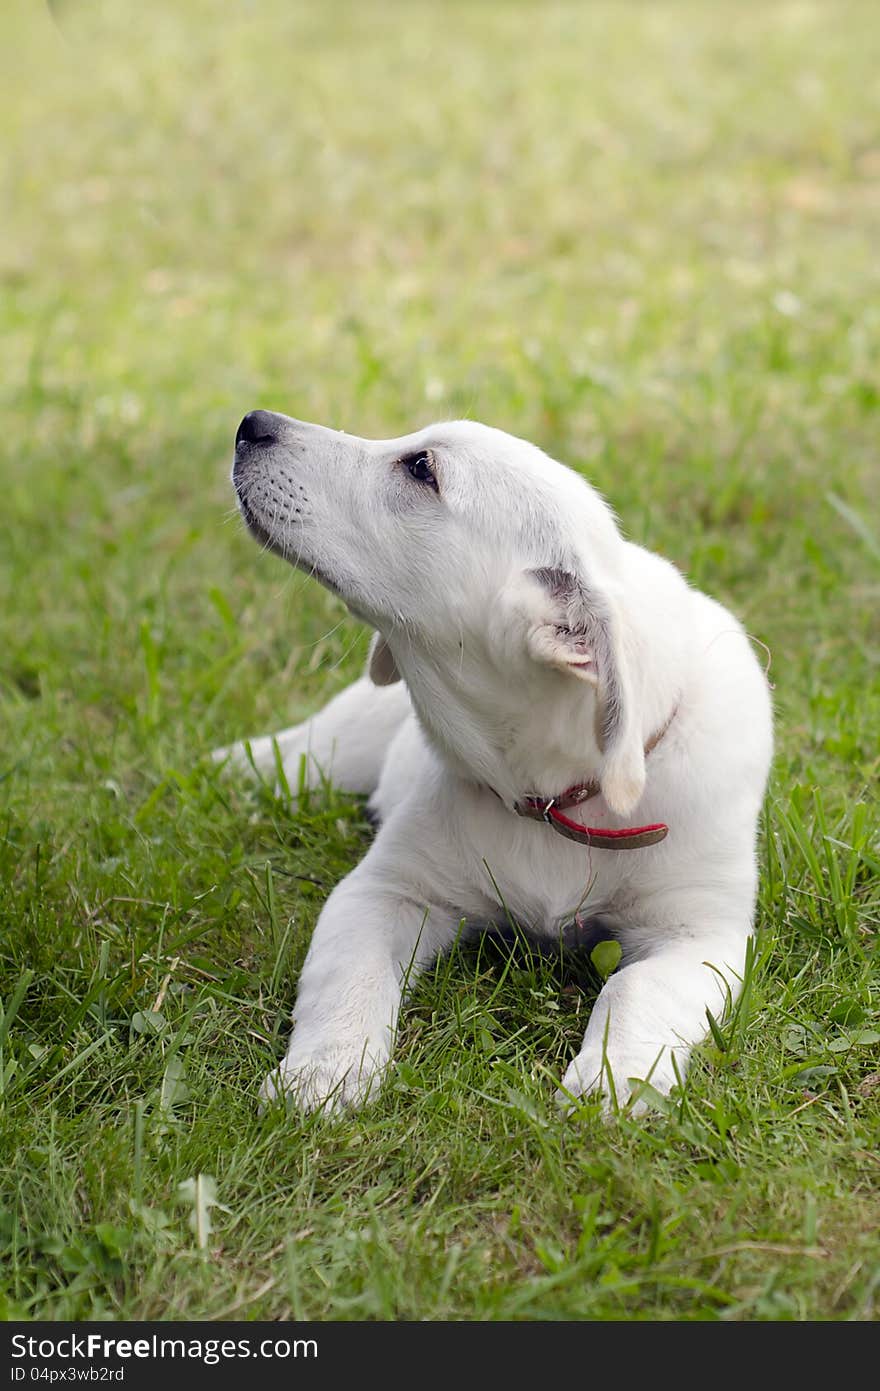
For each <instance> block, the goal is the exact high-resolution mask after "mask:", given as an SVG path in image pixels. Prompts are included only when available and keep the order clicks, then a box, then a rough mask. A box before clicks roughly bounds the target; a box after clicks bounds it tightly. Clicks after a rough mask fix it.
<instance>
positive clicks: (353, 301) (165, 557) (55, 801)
mask: <svg viewBox="0 0 880 1391" xmlns="http://www.w3.org/2000/svg"><path fill="white" fill-rule="evenodd" d="M0 27H2V34H0V38H2V43H0V71H2V82H0V128H2V129H3V131H4V133H5V134H4V158H3V166H2V171H0V198H2V207H3V215H2V218H0V325H2V334H0V395H2V409H3V442H2V449H0V456H2V457H0V470H2V473H0V477H2V495H3V511H4V518H3V529H2V541H0V705H2V715H0V720H2V725H0V727H2V730H3V739H2V747H0V876H2V878H0V998H2V1000H3V1001H4V1011H3V1015H2V1017H0V1252H2V1262H0V1312H2V1313H4V1314H5V1315H6V1316H7V1317H13V1318H50V1319H71V1318H88V1317H104V1318H132V1319H150V1318H161V1319H171V1318H178V1319H189V1318H192V1319H195V1318H218V1317H224V1316H225V1317H230V1318H241V1319H247V1318H263V1319H265V1318H300V1317H302V1318H320V1319H348V1318H357V1319H364V1318H366V1319H557V1318H563V1319H663V1320H670V1319H675V1320H684V1319H734V1320H737V1319H746V1320H754V1319H763V1320H785V1319H859V1320H861V1319H869V1318H872V1317H875V1316H876V1314H877V1311H878V1308H880V1236H878V1231H880V1145H878V1137H880V1047H878V1044H880V1025H878V1020H877V1000H878V986H877V974H876V942H877V935H876V934H877V925H878V917H880V838H878V826H880V818H878V809H877V802H876V796H875V789H876V782H877V774H878V766H880V754H878V750H880V678H878V663H880V629H878V621H877V614H878V600H880V519H878V506H877V502H878V496H880V372H878V363H880V254H878V248H880V26H878V24H877V9H876V4H875V3H874V0H864V3H859V0H838V3H833V4H832V3H821V0H797V2H796V3H777V4H767V3H757V0H756V3H749V0H745V2H744V0H718V2H716V3H713V4H708V3H697V0H681V3H676V2H674V0H658V2H657V3H654V4H647V3H635V2H634V0H633V3H629V0H617V2H616V3H612V0H605V2H604V3H594V4H580V3H548V4H538V3H531V0H507V3H500V2H499V0H483V3H480V4H473V3H443V2H442V0H438V3H434V4H430V3H428V2H427V0H415V2H414V3H409V4H405V3H403V0H382V2H381V3H379V0H360V3H351V4H349V3H343V0H326V3H323V4H321V5H305V4H293V3H289V2H288V0H262V3H245V0H238V3H230V4H226V5H222V6H218V5H216V4H209V3H208V0H186V3H180V0H178V3H176V4H175V3H172V0H157V3H152V4H150V5H138V4H136V3H134V0H116V2H115V3H113V4H110V3H109V0H107V3H103V4H102V3H97V0H89V2H88V3H87V0H54V3H53V4H52V5H51V6H50V5H48V4H45V5H41V4H40V3H38V2H37V0H31V3H26V0H13V3H12V4H11V5H10V4H7V5H5V6H4V12H3V17H2V20H0ZM258 405H262V406H266V407H269V408H272V409H279V410H284V411H286V412H288V413H289V414H292V415H296V416H299V417H301V418H303V419H307V420H317V421H320V422H323V423H326V424H330V425H333V426H335V427H338V428H344V429H349V430H351V431H353V432H355V433H357V434H361V435H378V436H385V437H387V436H392V435H397V434H400V433H403V432H405V431H407V430H409V429H412V428H415V427H417V426H419V425H422V424H426V423H428V422H429V421H430V420H432V419H442V418H449V417H450V416H461V415H468V416H472V417H474V418H477V419H483V420H486V421H488V422H489V423H491V424H495V425H499V426H501V427H503V428H505V429H507V430H509V431H512V432H513V433H516V434H520V435H524V436H526V437H528V438H529V439H532V440H534V441H535V442H536V443H538V444H540V445H541V446H542V447H544V448H545V449H547V450H548V451H549V452H551V453H553V454H555V455H556V456H557V457H559V458H561V459H563V460H565V461H566V462H568V463H570V464H572V465H573V466H574V467H576V468H578V469H580V470H582V471H583V473H584V474H585V476H587V477H588V478H589V479H590V480H591V481H592V482H593V483H594V484H596V485H597V486H598V487H599V488H600V489H601V490H602V491H603V492H604V493H605V495H606V496H607V497H608V498H609V500H610V501H611V503H612V504H613V506H614V507H615V508H616V510H617V512H618V514H619V516H620V517H621V519H622V522H623V525H624V527H625V529H626V531H627V533H628V534H629V535H630V536H631V537H633V538H634V539H636V540H639V541H641V542H643V543H645V544H647V545H649V546H651V547H653V548H654V549H657V550H659V551H661V552H663V553H664V554H666V555H667V556H669V557H670V558H671V559H672V560H674V561H675V562H676V563H677V564H679V565H680V566H681V567H682V568H683V569H684V570H685V571H686V572H687V574H688V575H689V576H690V577H691V579H692V580H693V582H694V583H695V584H697V585H699V586H700V587H702V588H705V589H707V590H708V591H709V592H710V593H712V594H714V595H715V596H717V597H718V598H719V599H721V600H722V601H724V602H725V603H728V604H729V605H730V606H731V607H732V608H733V609H734V610H735V611H736V612H737V613H738V614H739V615H740V616H741V617H742V618H743V620H744V622H745V623H746V625H747V627H748V628H749V631H750V632H751V633H753V634H754V636H755V639H756V642H757V643H759V644H760V647H759V650H760V651H761V652H762V653H763V652H764V651H765V648H766V654H767V660H770V659H771V657H772V662H771V666H770V679H771V680H772V682H773V683H774V687H775V692H774V699H775V707H776V714H777V722H778V728H777V735H778V749H777V756H776V760H775V764H774V772H773V778H772V783H771V788H770V793H769V796H768V800H767V806H766V813H765V817H764V821H763V826H762V839H761V855H762V864H763V874H762V888H761V897H760V905H759V934H758V937H757V951H756V955H755V961H754V967H753V971H752V975H751V981H750V988H749V990H748V992H747V994H746V996H745V997H744V1002H743V1005H742V1007H741V1008H739V1009H738V1010H737V1011H736V1013H735V1015H734V1017H733V1018H732V1019H730V1020H728V1021H727V1022H725V1023H724V1024H722V1025H721V1027H720V1030H719V1031H718V1033H717V1036H716V1037H714V1038H713V1039H711V1040H710V1042H709V1043H707V1044H706V1045H705V1046H704V1047H703V1048H701V1049H700V1050H699V1051H698V1053H697V1055H696V1059H695V1063H694V1067H693V1070H692V1073H691V1075H690V1077H689V1079H688V1082H687V1085H686V1087H685V1089H684V1091H683V1093H682V1094H681V1095H677V1096H675V1097H674V1098H673V1100H672V1101H671V1103H669V1104H668V1105H667V1106H658V1108H657V1109H656V1110H655V1111H654V1112H652V1113H651V1114H650V1115H649V1116H647V1117H645V1118H643V1119H641V1120H638V1121H636V1120H633V1119H631V1118H629V1117H627V1116H622V1117H620V1118H619V1119H617V1120H615V1121H612V1122H611V1123H605V1122H603V1121H602V1120H601V1119H600V1118H599V1117H598V1116H597V1115H596V1114H595V1111H594V1110H593V1109H591V1107H589V1106H584V1107H582V1108H581V1110H580V1111H579V1112H578V1113H577V1114H576V1115H574V1116H572V1117H570V1118H568V1119H563V1118H561V1117H560V1116H559V1115H558V1114H557V1112H556V1109H555V1107H554V1104H553V1100H552V1095H553V1090H554V1086H555V1084H556V1082H557V1080H558V1079H559V1077H560V1076H561V1074H562V1072H563V1070H564V1067H565V1063H566V1061H567V1059H568V1058H569V1057H570V1056H571V1055H572V1053H573V1052H574V1051H575V1049H576V1047H577V1046H578V1043H579V1040H580V1037H581V1034H582V1032H583V1026H584V1018H585V1015H586V1012H587V1011H588V1010H589V1007H590V1003H591V1000H592V999H593V998H594V996H595V993H596V989H597V986H598V981H597V979H596V977H595V975H594V973H593V972H592V969H591V967H590V964H589V963H588V962H587V963H584V962H577V961H559V960H556V959H549V958H546V957H541V956H539V955H536V954H535V953H534V952H533V951H531V950H530V949H529V947H528V944H527V943H525V942H523V941H516V940H514V941H513V942H512V943H511V944H508V945H506V946H505V945H495V946H492V947H491V948H490V947H489V946H484V947H483V948H482V949H481V950H477V949H475V948H470V947H468V948H463V949H461V950H460V951H458V952H456V953H454V954H453V955H452V956H451V957H450V958H449V959H447V960H444V961H443V962H441V963H440V964H439V965H438V967H437V969H436V971H435V972H434V973H432V974H431V975H430V976H429V977H428V978H427V979H425V980H424V981H423V982H422V983H421V984H420V986H419V988H418V990H417V992H416V993H415V995H414V996H413V998H412V999H411V1001H410V1003H409V1005H408V1007H407V1009H406V1011H405V1014H404V1018H403V1023H402V1028H401V1037H400V1046H399V1053H398V1061H397V1066H396V1068H395V1070H394V1072H393V1074H392V1075H391V1077H390V1080H389V1082H388V1084H387V1086H386V1087H385V1089H384V1090H383V1092H382V1094H381V1096H380V1097H379V1099H378V1100H377V1101H376V1102H375V1103H374V1104H373V1105H371V1106H370V1107H369V1109H368V1110H367V1111H365V1112H364V1113H363V1114H361V1115H358V1116H349V1117H344V1118H341V1119H329V1118H323V1117H321V1116H318V1117H311V1118H309V1119H302V1118H299V1117H297V1116H296V1115H290V1116H286V1115H284V1114H280V1113H279V1112H277V1111H276V1112H273V1113H270V1114H267V1115H265V1116H262V1117H261V1116H259V1115H258V1114H257V1109H256V1091H257V1086H258V1083H259V1080H260V1079H261V1077H262V1076H263V1074H264V1073H265V1072H266V1071H267V1070H268V1068H269V1067H270V1066H271V1064H272V1063H273V1062H274V1061H275V1060H276V1059H277V1058H278V1057H279V1056H280V1054H281V1051H282V1049H283V1044H284V1039H285V1035H286V1032H287V1023H286V1019H287V1014H288V1012H289V1009H290V1006H291V1004H292V1001H293V996H294V992H295V985H296V979H297V973H298V970H299V967H300V965H301V962H302V959H303V956H304V953H305V950H306V947H307V944H308V940H309V936H310V934H311V931H312V928H313V926H314V922H315V919H316V916H317V913H318V912H319V910H320V906H321V903H322V901H323V899H324V898H325V897H326V894H327V892H328V891H329V889H330V887H331V886H332V885H333V883H335V882H336V881H337V880H338V879H339V878H340V877H341V876H342V875H344V874H345V873H346V872H347V871H348V870H349V869H350V868H351V866H352V865H353V864H354V863H355V862H356V861H357V859H358V858H359V856H361V855H362V854H363V852H364V849H365V847H366V845H367V844H368V842H369V834H370V832H369V827H368V825H367V823H366V820H365V817H364V810H363V807H362V806H361V805H360V804H358V803H357V802H356V801H353V800H351V799H349V798H345V797H343V796H342V795H341V794H339V793H337V792H335V791H333V790H332V789H328V790H327V791H326V792H325V793H321V794H312V795H311V796H310V798H308V799H307V800H306V802H305V803H304V804H301V805H300V806H299V807H291V805H290V804H289V803H288V802H287V801H286V800H285V799H284V798H283V797H279V796H276V795H275V793H274V791H273V789H272V788H269V787H263V788H260V787H254V786H252V785H250V784H249V783H248V782H247V780H246V779H244V778H231V779H230V778H225V779H224V778H223V777H219V776H218V773H217V770H216V768H215V767H214V766H213V765H212V764H211V762H210V761H209V759H208V752H209V751H210V749H211V748H212V747H214V746H216V745H219V744H224V743H228V742H229V741H230V740H231V739H234V738H239V737H243V736H245V735H248V734H256V733H262V732H265V731H267V730H271V729H276V728H280V727H282V726H283V725H285V724H288V723H291V722H292V721H293V720H295V719H298V718H301V717H302V716H303V715H304V714H306V713H307V712H309V711H310V710H312V709H314V708H315V707H316V706H317V705H318V704H320V703H321V702H322V701H323V700H325V699H326V698H327V697H328V695H330V694H331V693H332V692H334V691H336V690H338V689H339V688H340V687H341V686H342V685H344V684H345V683H346V682H347V681H349V680H350V679H351V678H352V677H353V676H354V675H355V674H357V673H358V672H359V670H360V668H361V666H362V664H363V661H364V657H365V653H366V646H367V641H368V634H367V633H366V632H365V631H364V630H363V629H362V628H361V627H360V626H359V625H358V624H356V623H355V622H354V620H352V619H351V618H350V617H349V616H348V615H347V614H346V612H345V611H344V610H343V608H342V607H341V605H340V604H339V602H338V601H337V600H336V599H334V598H333V597H331V596H330V595H329V594H328V593H326V592H325V591H323V590H322V589H320V588H319V587H318V586H317V585H316V584H315V583H313V582H311V581H308V580H306V579H304V578H303V577H301V576H299V575H295V574H294V573H293V572H292V571H290V570H287V569H285V567H284V566H283V565H282V563H281V562H280V561H278V560H276V559H274V558H272V557H270V556H267V555H261V554H260V552H259V550H258V548H257V547H256V546H255V545H254V544H253V542H252V541H250V540H249V539H248V537H247V536H246V535H245V534H244V532H243V529H242V527H241V525H240V523H239V522H238V520H237V518H236V517H235V515H234V513H233V510H232V503H233V499H232V493H231V488H230V486H229V481H228V470H229V464H230V458H231V441H232V437H233V435H234V431H235V427H236V424H237V422H238V420H239V418H240V417H241V415H242V414H243V413H244V412H245V411H246V410H248V409H250V408H251V407H254V406H258ZM356 930H357V925H356V924H352V931H353V932H354V931H356Z"/></svg>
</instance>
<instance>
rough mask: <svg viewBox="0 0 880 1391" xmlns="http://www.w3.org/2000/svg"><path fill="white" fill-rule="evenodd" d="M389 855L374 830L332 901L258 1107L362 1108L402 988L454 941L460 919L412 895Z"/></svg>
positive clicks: (382, 1058)
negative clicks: (282, 1103)
mask: <svg viewBox="0 0 880 1391" xmlns="http://www.w3.org/2000/svg"><path fill="white" fill-rule="evenodd" d="M377 849H378V850H379V852H380V853H379V854H378V855H376V850H377ZM374 856H375V858H374ZM389 858H390V857H388V856H383V855H382V853H381V833H380V840H379V841H377V842H376V844H375V845H374V847H373V850H371V851H370V853H369V854H368V856H367V858H366V859H365V860H364V861H363V862H362V864H361V865H359V866H358V868H357V869H355V870H354V871H353V872H352V873H351V874H350V875H349V876H348V877H347V878H346V879H343V880H342V882H341V883H340V884H338V885H337V887H336V888H335V889H334V890H333V892H332V894H331V895H330V897H329V898H328V900H327V902H326V904H325V906H324V909H323V912H322V913H321V916H320V918H319V919H318V923H317V926H316V928H315V934H314V937H313V938H312V943H311V946H310V948H309V952H308V956H307V957H306V962H305V965H304V967H303V971H302V976H301V978H300V984H299V994H298V998H297V1002H296V1007H295V1008H294V1011H293V1020H294V1029H293V1034H292V1035H291V1038H290V1044H289V1047H288V1050H287V1055H286V1057H285V1058H284V1059H283V1061H282V1062H281V1063H280V1064H279V1065H278V1067H277V1068H275V1069H274V1070H273V1071H272V1072H271V1073H270V1074H269V1076H268V1077H267V1078H266V1080H265V1082H264V1083H263V1087H262V1090H261V1096H262V1098H263V1100H264V1101H273V1100H276V1099H279V1098H283V1099H285V1100H289V1101H290V1102H292V1103H293V1104H294V1105H296V1106H298V1107H300V1108H301V1109H303V1110H306V1111H311V1110H314V1109H315V1108H317V1107H318V1106H321V1105H326V1106H327V1107H328V1109H337V1108H339V1107H342V1106H346V1105H350V1106H357V1105H360V1104H361V1103H362V1102H364V1101H365V1100H366V1098H367V1094H368V1093H369V1092H370V1091H371V1090H372V1089H373V1088H374V1086H375V1084H376V1083H377V1082H378V1080H379V1078H380V1077H381V1075H382V1073H383V1072H384V1070H385V1067H386V1065H387V1063H388V1061H389V1058H390V1056H391V1049H392V1045H393V1041H394V1032H395V1029H396V1027H397V1016H398V1013H399V1010H400V1002H401V998H402V994H403V990H404V988H405V986H406V985H407V983H408V982H409V981H410V980H411V979H412V978H413V976H414V975H415V974H417V973H418V972H419V971H420V970H421V969H423V968H424V967H425V966H426V965H428V964H429V963H430V962H431V961H433V960H434V958H435V957H436V956H437V955H438V954H439V953H440V952H442V951H444V950H446V949H447V948H448V947H450V946H451V945H452V943H453V942H454V940H455V937H456V933H457V931H458V925H459V923H458V918H457V917H456V916H454V915H453V914H452V913H451V912H450V911H449V909H447V908H442V907H438V906H426V905H425V903H424V900H423V898H422V897H421V896H420V895H419V894H418V891H417V890H415V889H414V890H413V892H412V896H411V895H410V893H409V892H408V891H407V886H406V884H405V883H402V882H401V879H402V876H401V873H400V869H401V862H400V861H398V860H397V857H396V855H395V856H394V857H393V858H391V862H389ZM371 861H372V863H371ZM402 863H405V861H403V862H402Z"/></svg>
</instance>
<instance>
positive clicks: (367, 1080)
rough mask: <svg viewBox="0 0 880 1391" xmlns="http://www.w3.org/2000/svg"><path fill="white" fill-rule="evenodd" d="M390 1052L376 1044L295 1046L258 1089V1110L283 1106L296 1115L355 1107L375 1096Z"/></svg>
mask: <svg viewBox="0 0 880 1391" xmlns="http://www.w3.org/2000/svg"><path fill="white" fill-rule="evenodd" d="M389 1056H390V1049H389V1047H388V1045H387V1044H386V1043H384V1042H382V1041H380V1040H361V1041H359V1042H358V1043H357V1044H348V1045H346V1044H340V1043H334V1044H328V1045H324V1046H320V1045H319V1046H316V1047H308V1046H307V1045H305V1044H302V1045H301V1044H299V1043H298V1042H297V1043H295V1044H294V1045H292V1046H291V1048H290V1050H289V1051H288V1054H287V1056H286V1058H284V1059H283V1060H282V1061H281V1062H280V1063H279V1064H278V1066H277V1067H276V1068H273V1069H272V1071H271V1072H270V1073H269V1075H268V1077H267V1078H266V1079H265V1081H264V1082H263V1085H262V1086H261V1088H260V1101H261V1103H262V1105H263V1106H267V1105H273V1104H275V1103H278V1102H283V1103H285V1104H286V1105H289V1106H293V1107H296V1108H297V1109H298V1110H300V1111H305V1112H310V1111H317V1110H318V1109H324V1110H325V1111H342V1110H344V1109H345V1108H346V1107H351V1108H353V1109H357V1108H358V1107H360V1106H363V1105H364V1103H365V1102H366V1101H367V1099H368V1097H370V1096H371V1095H375V1093H376V1090H377V1089H378V1086H379V1083H380V1081H381V1078H382V1075H383V1073H384V1072H385V1069H386V1067H387V1065H388V1059H389Z"/></svg>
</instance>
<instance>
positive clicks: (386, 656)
mask: <svg viewBox="0 0 880 1391" xmlns="http://www.w3.org/2000/svg"><path fill="white" fill-rule="evenodd" d="M367 673H368V675H369V678H370V680H371V681H372V683H373V685H374V686H393V685H394V683H395V681H399V680H400V672H399V671H398V670H397V666H396V665H395V662H394V657H393V656H392V653H391V648H390V647H389V646H388V644H387V642H386V641H385V639H384V638H383V636H382V634H381V633H374V634H373V636H372V638H371V639H370V653H369V656H368V658H367Z"/></svg>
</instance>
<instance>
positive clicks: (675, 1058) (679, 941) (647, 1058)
mask: <svg viewBox="0 0 880 1391" xmlns="http://www.w3.org/2000/svg"><path fill="white" fill-rule="evenodd" d="M638 935H639V937H640V939H641V940H640V941H639V942H638V945H637V949H636V950H637V959H635V960H633V959H630V960H629V963H628V964H627V951H626V945H625V944H626V931H625V930H624V932H623V933H622V935H621V940H622V941H623V943H624V963H625V964H624V965H623V966H622V967H621V969H620V970H619V971H617V972H616V973H615V974H614V975H613V976H611V977H610V979H609V980H607V981H606V983H605V985H604V986H603V988H602V990H601V992H600V994H599V998H598V999H597V1001H596V1004H595V1006H594V1008H593V1012H592V1014H591V1015H590V1022H589V1025H588V1027H587V1032H586V1035H585V1037H584V1043H583V1047H582V1049H581V1051H580V1053H579V1054H578V1055H577V1057H576V1058H574V1059H573V1061H572V1062H571V1064H570V1065H569V1067H568V1070H567V1071H566V1073H565V1076H564V1077H563V1079H562V1088H561V1090H560V1092H559V1093H558V1099H559V1101H560V1102H561V1103H562V1104H563V1105H565V1104H566V1102H568V1101H570V1099H571V1097H574V1096H581V1095H584V1094H588V1093H591V1092H597V1093H599V1094H601V1095H602V1096H603V1098H604V1099H605V1101H606V1104H607V1107H608V1109H611V1107H612V1106H613V1105H614V1103H615V1102H616V1103H617V1104H618V1105H621V1106H622V1105H624V1104H625V1103H626V1102H628V1101H629V1100H630V1099H631V1098H635V1099H634V1100H633V1106H632V1109H633V1111H636V1112H637V1111H640V1110H643V1109H644V1104H643V1103H640V1102H639V1100H638V1090H639V1089H638V1083H635V1082H634V1081H633V1080H632V1079H634V1078H638V1079H639V1080H641V1081H648V1082H649V1083H650V1085H651V1086H652V1087H653V1088H654V1089H655V1090H656V1091H658V1092H661V1093H666V1092H668V1091H670V1089H671V1088H672V1087H673V1086H674V1085H675V1084H676V1082H677V1081H678V1078H679V1077H683V1076H684V1073H685V1071H686V1069H687V1064H688V1059H689V1056H690V1052H691V1049H692V1048H693V1046H694V1045H695V1044H697V1043H699V1042H701V1041H702V1040H703V1039H704V1038H705V1036H706V1034H707V1033H708V1029H709V1026H708V1020H707V1015H706V1011H707V1010H711V1012H712V1014H713V1015H714V1016H715V1018H720V1016H721V1014H722V1013H723V1011H724V1008H725V1005H726V1004H729V1003H732V1002H733V1001H734V1000H736V998H737V996H738V995H739V992H740V989H741V986H742V974H743V969H744V964H745V954H746V943H747V941H748V937H749V927H748V919H747V918H746V917H744V919H743V920H742V921H741V922H740V923H738V924H736V925H733V924H731V925H730V926H729V927H728V928H727V929H725V928H724V927H723V926H721V927H718V926H716V927H715V928H714V929H712V930H710V931H707V930H706V929H703V930H697V929H694V930H693V932H692V933H690V934H688V933H687V932H686V930H685V929H683V928H681V927H679V928H678V929H677V930H676V932H675V935H671V934H670V933H669V932H668V931H667V933H665V934H664V933H658V934H657V936H655V935H654V933H653V932H652V933H650V934H648V933H644V934H641V933H640V934H638Z"/></svg>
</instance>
